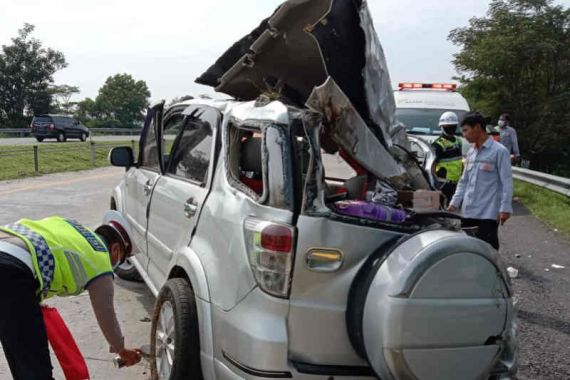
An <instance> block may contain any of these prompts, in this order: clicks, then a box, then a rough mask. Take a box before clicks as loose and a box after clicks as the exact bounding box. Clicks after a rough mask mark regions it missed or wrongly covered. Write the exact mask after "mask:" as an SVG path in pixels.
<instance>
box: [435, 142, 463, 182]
mask: <svg viewBox="0 0 570 380" xmlns="http://www.w3.org/2000/svg"><path fill="white" fill-rule="evenodd" d="M433 143H434V144H436V145H439V146H440V147H441V148H442V153H441V155H439V156H438V157H437V159H436V165H435V171H436V173H437V172H438V171H439V170H440V169H441V168H445V170H446V172H447V175H446V179H447V180H448V181H449V182H453V183H457V182H459V180H460V179H461V174H462V173H463V156H462V154H461V140H460V139H459V138H455V141H450V140H448V139H446V138H444V137H439V138H437V140H435V141H434V142H433Z"/></svg>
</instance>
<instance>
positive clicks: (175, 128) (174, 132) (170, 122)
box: [162, 112, 184, 168]
mask: <svg viewBox="0 0 570 380" xmlns="http://www.w3.org/2000/svg"><path fill="white" fill-rule="evenodd" d="M183 127H184V115H183V114H182V113H181V112H178V113H176V114H174V115H172V116H171V117H169V118H168V119H167V120H165V121H164V129H163V130H164V132H163V134H162V147H163V149H162V152H163V154H164V157H163V159H164V167H165V168H168V162H169V160H170V157H171V156H172V151H173V149H174V142H175V140H176V137H177V136H178V135H179V134H180V132H181V131H182V129H183Z"/></svg>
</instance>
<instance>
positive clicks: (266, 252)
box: [244, 218, 295, 298]
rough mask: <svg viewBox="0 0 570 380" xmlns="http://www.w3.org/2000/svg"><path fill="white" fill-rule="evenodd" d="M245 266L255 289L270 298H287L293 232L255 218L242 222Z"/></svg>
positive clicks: (292, 257)
mask: <svg viewBox="0 0 570 380" xmlns="http://www.w3.org/2000/svg"><path fill="white" fill-rule="evenodd" d="M244 234H245V243H246V247H247V252H248V257H249V264H250V266H251V270H252V272H253V276H254V277H255V280H256V281H257V284H258V285H259V287H260V288H261V289H262V290H263V291H264V292H266V293H269V294H271V295H273V296H277V297H281V298H287V297H288V296H289V288H290V284H291V272H292V268H293V259H294V244H293V243H294V236H295V229H294V228H293V227H292V226H289V225H286V224H278V223H273V222H269V221H266V220H261V219H257V218H247V219H246V220H245V223H244Z"/></svg>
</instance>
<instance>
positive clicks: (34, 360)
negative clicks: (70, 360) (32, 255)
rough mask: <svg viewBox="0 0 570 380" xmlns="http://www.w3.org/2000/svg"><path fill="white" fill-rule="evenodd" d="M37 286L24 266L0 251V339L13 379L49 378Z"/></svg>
mask: <svg viewBox="0 0 570 380" xmlns="http://www.w3.org/2000/svg"><path fill="white" fill-rule="evenodd" d="M37 288H38V283H37V281H36V280H35V279H34V277H33V275H32V272H31V271H30V269H29V268H28V267H26V266H25V265H24V264H22V263H19V262H18V261H17V259H15V258H13V257H11V256H8V255H6V254H5V253H2V252H0V342H1V343H2V348H3V349H4V353H5V355H6V360H7V361H8V365H9V366H10V371H11V372H12V376H13V378H14V379H15V380H51V379H53V375H52V369H53V368H52V365H51V360H50V356H49V348H48V339H47V333H46V329H45V325H44V319H43V317H42V311H41V309H40V304H39V302H38V299H37V296H36V289H37Z"/></svg>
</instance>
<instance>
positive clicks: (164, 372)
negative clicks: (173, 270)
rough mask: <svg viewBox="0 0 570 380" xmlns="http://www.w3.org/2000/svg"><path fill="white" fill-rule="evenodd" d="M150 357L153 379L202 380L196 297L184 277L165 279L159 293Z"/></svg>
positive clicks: (153, 321) (153, 320) (154, 316)
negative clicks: (151, 358)
mask: <svg viewBox="0 0 570 380" xmlns="http://www.w3.org/2000/svg"><path fill="white" fill-rule="evenodd" d="M151 357H153V358H155V359H154V360H152V361H151V378H152V379H153V380H183V379H196V380H201V379H202V368H201V364H200V335H199V329H198V314H197V311H196V298H195V296H194V292H193V291H192V288H191V287H190V284H189V283H188V281H186V280H185V279H182V278H174V279H171V280H169V281H167V282H166V284H165V285H164V287H163V288H162V289H161V291H160V293H159V294H158V298H157V300H156V305H155V309H154V315H153V318H152V329H151Z"/></svg>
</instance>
